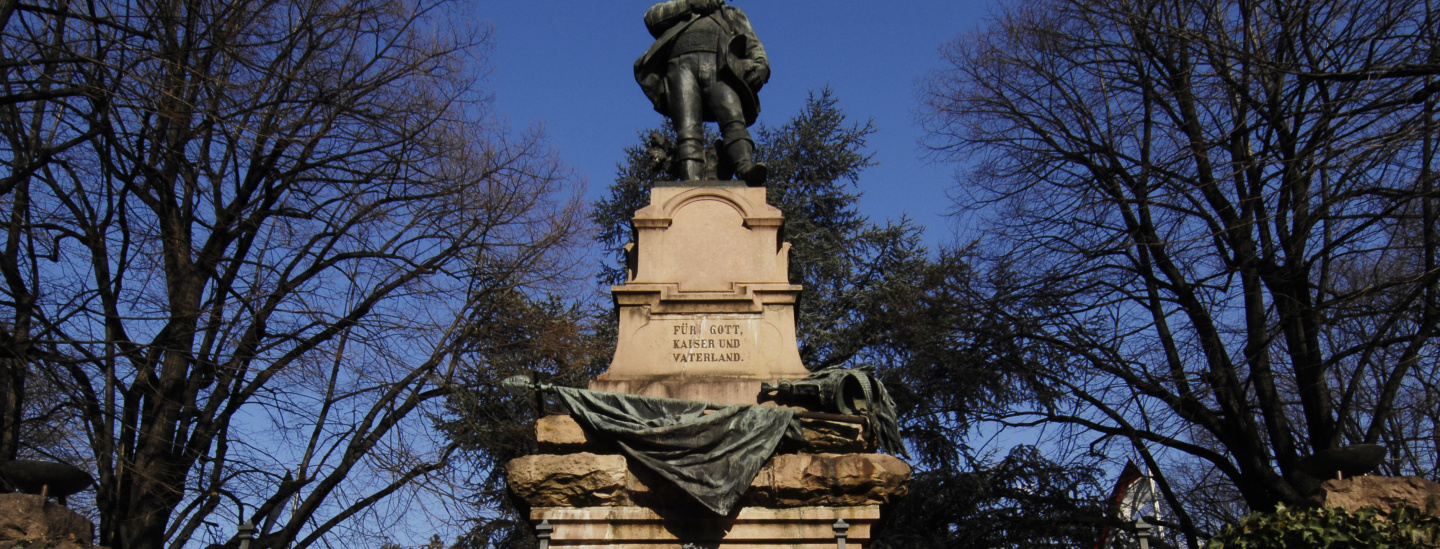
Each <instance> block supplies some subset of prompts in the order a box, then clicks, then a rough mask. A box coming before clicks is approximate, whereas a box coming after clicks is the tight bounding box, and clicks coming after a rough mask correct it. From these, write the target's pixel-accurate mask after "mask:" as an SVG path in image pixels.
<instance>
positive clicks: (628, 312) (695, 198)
mask: <svg viewBox="0 0 1440 549" xmlns="http://www.w3.org/2000/svg"><path fill="white" fill-rule="evenodd" d="M783 221H784V218H783V217H781V215H780V210H778V209H776V208H775V207H773V206H770V205H769V204H766V203H765V189H764V188H760V187H746V186H745V185H744V184H743V183H737V182H730V181H709V182H703V183H696V182H691V183H686V184H678V183H669V184H665V183H661V184H658V185H656V187H655V188H654V190H652V191H651V194H650V205H649V206H648V207H646V208H644V209H642V210H640V211H639V212H636V214H635V217H634V219H633V221H632V225H633V227H634V229H635V239H636V241H635V242H634V243H633V244H631V245H630V246H628V247H627V248H626V249H627V255H628V261H627V263H628V265H627V275H628V276H627V278H628V280H627V281H626V283H625V284H623V285H620V286H615V287H613V288H612V289H611V292H612V294H613V295H614V298H615V304H616V306H617V307H618V308H619V311H620V337H619V344H618V346H617V347H616V349H615V358H614V360H613V361H612V362H611V364H610V369H609V370H608V371H606V372H605V373H603V374H601V375H600V376H599V377H598V378H596V379H595V380H594V381H592V382H591V383H590V388H591V389H593V390H597V391H608V392H616V393H631V394H642V395H648V396H658V397H670V398H684V399H690V400H703V401H708V402H719V403H725V404H756V403H757V402H756V396H757V395H758V394H759V392H760V384H761V383H762V382H765V381H772V380H779V379H798V378H802V377H805V376H806V375H808V374H809V372H808V371H807V370H806V369H805V366H804V365H802V364H801V363H800V353H799V349H798V346H797V345H796V340H795V300H796V298H797V296H798V295H799V294H800V289H801V288H800V286H797V285H794V284H790V281H789V276H788V275H789V272H788V271H789V252H790V245H789V244H785V243H782V242H780V238H779V231H780V225H781V223H782V222H783Z"/></svg>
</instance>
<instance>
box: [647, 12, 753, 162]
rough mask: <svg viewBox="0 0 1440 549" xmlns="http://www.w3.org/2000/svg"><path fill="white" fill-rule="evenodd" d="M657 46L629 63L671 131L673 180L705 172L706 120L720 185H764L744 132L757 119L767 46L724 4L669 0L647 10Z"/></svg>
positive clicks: (746, 23)
mask: <svg viewBox="0 0 1440 549" xmlns="http://www.w3.org/2000/svg"><path fill="white" fill-rule="evenodd" d="M645 26H646V28H648V29H649V30H650V34H651V35H652V36H654V37H655V44H654V45H652V46H650V49H649V50H648V51H646V52H645V55H642V56H641V57H640V59H638V60H636V61H635V80H636V81H637V82H639V83H640V87H641V89H643V90H645V95H646V96H647V97H649V98H650V101H651V102H652V103H653V104H654V106H655V110H656V111H657V112H659V113H660V114H663V115H665V116H667V117H669V118H670V122H671V124H673V125H674V128H675V136H676V158H675V172H676V173H675V176H676V178H677V179H680V180H682V181H697V180H699V179H700V178H701V174H702V173H703V170H704V161H705V145H704V143H703V142H702V141H703V139H704V135H705V132H704V128H703V127H702V124H703V123H705V122H715V123H717V124H719V126H720V138H721V141H720V147H719V149H720V150H719V151H718V152H719V157H720V166H719V169H718V172H719V177H720V178H721V179H729V178H730V177H731V176H732V175H733V176H738V177H739V178H740V179H743V180H745V182H746V183H748V184H750V185H752V186H759V185H763V184H764V183H765V177H766V175H767V170H766V168H765V165H764V164H759V163H756V162H755V161H754V154H755V141H754V140H753V139H752V138H751V136H750V130H749V126H750V125H752V124H754V123H755V118H756V117H757V116H759V114H760V99H759V97H758V96H757V95H756V93H757V92H758V91H759V90H760V88H761V87H762V86H764V85H765V83H766V82H767V81H769V80H770V63H769V60H768V59H767V58H766V57H765V48H764V46H762V45H761V44H760V39H759V38H756V36H755V30H754V29H752V28H751V27H750V20H749V19H747V18H746V17H745V13H744V12H742V11H740V9H739V8H735V7H733V6H729V5H727V4H725V1H724V0H669V1H667V2H661V3H659V4H655V5H654V6H652V7H651V8H650V9H649V10H648V11H646V12H645Z"/></svg>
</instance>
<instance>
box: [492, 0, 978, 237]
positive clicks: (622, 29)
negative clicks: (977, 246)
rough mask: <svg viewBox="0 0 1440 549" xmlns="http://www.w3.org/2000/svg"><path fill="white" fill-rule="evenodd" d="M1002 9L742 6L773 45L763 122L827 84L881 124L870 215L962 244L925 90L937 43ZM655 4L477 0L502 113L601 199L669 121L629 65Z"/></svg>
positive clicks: (789, 111)
mask: <svg viewBox="0 0 1440 549" xmlns="http://www.w3.org/2000/svg"><path fill="white" fill-rule="evenodd" d="M999 2H1000V0H952V1H936V0H926V1H910V2H860V1H858V0H832V1H820V0H783V1H770V2H765V1H761V0H738V1H735V2H733V5H735V6H737V7H740V8H742V9H744V10H745V12H746V14H747V15H748V16H749V18H750V21H751V23H752V24H753V25H754V27H755V32H756V34H757V35H759V37H760V40H761V41H762V42H763V43H764V44H765V48H766V51H767V53H768V54H769V56H770V64H771V69H772V71H773V74H772V76H771V79H770V83H769V84H768V85H766V87H765V89H764V91H762V92H761V102H762V105H763V109H762V112H761V114H760V123H763V124H768V125H772V126H778V125H781V124H783V123H785V121H786V120H788V119H789V118H790V117H791V116H793V115H794V114H795V113H797V112H799V109H800V107H801V106H802V105H803V104H804V101H805V98H806V95H807V93H809V92H810V91H811V90H819V89H821V88H823V87H825V86H827V85H828V86H830V87H831V88H832V89H833V90H834V91H835V92H836V94H837V96H838V97H839V99H840V105H841V106H842V107H843V108H844V109H845V111H846V113H847V114H848V115H850V116H851V117H852V118H853V119H857V120H864V119H866V118H870V119H873V120H874V121H875V125H876V128H877V129H878V130H879V131H878V132H877V133H876V134H875V135H874V136H873V137H872V139H871V141H870V146H871V150H872V152H874V153H875V155H876V156H875V159H876V160H877V161H878V162H879V166H876V167H874V168H871V169H870V170H868V171H866V172H865V173H864V174H863V175H862V177H861V181H860V190H861V191H862V192H864V197H863V198H862V200H861V209H862V210H863V211H864V212H865V213H866V214H868V215H870V216H871V217H872V218H874V219H876V220H883V219H894V218H897V217H899V216H901V215H909V216H910V217H911V219H913V220H914V221H915V222H916V223H918V224H920V225H923V226H926V227H928V228H929V231H928V238H927V242H928V243H930V244H931V245H932V247H933V245H935V244H939V243H942V242H947V241H949V240H950V239H951V238H953V234H954V231H953V230H952V229H951V228H950V224H951V222H949V221H948V220H947V218H946V217H945V215H944V214H945V212H946V211H947V209H948V208H949V206H950V200H949V198H947V196H946V190H947V189H948V188H949V186H950V185H951V183H952V181H953V178H954V176H953V174H954V172H955V167H954V166H953V165H946V164H936V163H933V162H929V161H927V160H925V159H924V158H923V154H922V152H923V151H921V149H920V146H919V144H918V139H919V138H920V137H921V132H920V129H919V126H918V124H917V121H916V114H917V112H918V111H919V107H920V104H919V95H918V91H917V84H918V82H919V80H920V79H922V78H923V77H924V76H925V75H926V74H927V73H928V72H930V71H933V70H935V69H937V68H939V67H940V66H941V65H940V63H941V62H940V57H939V54H938V48H939V47H940V46H941V45H942V44H943V43H945V42H947V41H950V40H952V39H955V38H956V37H957V36H959V35H960V34H961V33H962V32H963V31H966V30H970V29H973V28H976V27H977V26H978V25H981V24H983V23H984V21H985V20H986V19H987V18H988V17H989V16H990V14H991V13H993V12H994V11H995V9H996V6H997V5H998V4H999ZM653 3H654V2H653V1H652V0H623V1H615V0H599V1H586V2H580V1H573V0H551V1H525V2H517V1H507V2H482V3H478V4H476V5H475V6H474V12H475V13H476V15H477V16H478V17H480V18H481V19H482V20H483V21H485V22H487V23H489V24H490V25H491V26H493V29H494V37H493V38H494V40H493V45H494V49H493V51H492V53H491V58H490V61H491V63H490V65H491V67H493V73H492V74H491V75H490V78H489V79H488V80H487V82H486V86H487V88H489V89H490V90H491V91H492V92H493V93H494V96H495V107H496V109H497V110H498V111H499V112H501V113H503V114H504V116H505V117H506V118H508V122H509V123H510V124H512V125H513V126H515V127H518V128H523V127H527V126H530V125H532V124H542V125H543V127H544V129H545V132H546V133H547V134H548V136H549V138H550V142H551V144H552V145H553V146H554V147H555V148H556V149H557V150H558V151H559V152H560V154H561V156H562V157H563V158H564V159H565V161H566V162H568V163H569V164H570V165H572V166H574V167H575V168H576V169H577V170H578V171H579V173H580V174H581V175H582V176H584V177H585V178H586V179H588V181H589V184H588V185H589V186H588V190H587V196H588V197H590V198H592V199H593V198H595V197H597V196H600V195H601V193H603V192H604V190H605V188H606V186H608V185H609V183H610V182H611V180H612V179H613V177H614V174H615V165H616V163H617V162H618V161H619V160H620V159H621V157H622V156H621V155H622V153H621V151H622V149H623V148H624V147H626V146H628V145H631V144H633V143H635V142H636V137H635V135H636V131H637V130H639V129H641V128H648V127H653V126H656V125H658V124H660V123H661V122H662V118H661V117H660V115H658V114H656V113H655V112H654V111H653V110H652V109H651V107H650V103H649V101H647V100H646V99H645V96H644V94H643V93H642V92H641V91H640V88H639V86H637V85H636V84H635V80H634V76H633V72H632V68H631V67H632V64H633V63H634V61H635V58H636V57H639V56H640V54H641V53H643V52H644V51H645V49H646V48H647V47H648V46H649V45H650V43H651V41H652V39H651V37H650V35H649V34H648V33H647V32H646V31H645V25H644V23H643V20H642V19H643V16H644V13H645V10H646V9H647V8H649V7H650V6H651V5H652V4H653Z"/></svg>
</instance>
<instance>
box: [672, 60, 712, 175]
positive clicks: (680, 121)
mask: <svg viewBox="0 0 1440 549" xmlns="http://www.w3.org/2000/svg"><path fill="white" fill-rule="evenodd" d="M696 57H698V56H696V55H694V54H687V55H682V56H680V57H678V58H675V59H671V60H670V67H669V68H670V72H669V75H668V76H669V79H670V81H669V84H670V123H671V124H672V125H674V127H675V148H676V151H675V152H676V155H675V173H674V174H673V175H674V176H675V178H676V179H678V180H680V181H699V180H700V178H701V175H702V174H703V173H704V170H705V144H704V142H703V140H704V138H705V129H704V128H703V127H702V126H701V124H703V123H704V122H705V118H704V111H703V109H702V107H703V106H704V105H703V104H702V103H701V97H700V90H701V85H700V80H699V78H698V75H697V74H696V68H697V67H696Z"/></svg>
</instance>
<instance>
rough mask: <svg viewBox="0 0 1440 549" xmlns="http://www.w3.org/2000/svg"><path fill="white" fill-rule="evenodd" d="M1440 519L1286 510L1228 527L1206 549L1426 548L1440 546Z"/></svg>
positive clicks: (1401, 510) (1410, 512)
mask: <svg viewBox="0 0 1440 549" xmlns="http://www.w3.org/2000/svg"><path fill="white" fill-rule="evenodd" d="M1437 542H1440V517H1436V516H1435V515H1431V514H1429V513H1426V512H1424V511H1421V510H1419V509H1416V508H1414V507H1397V508H1395V509H1391V510H1389V511H1381V510H1378V509H1374V508H1366V509H1360V510H1358V511H1353V512H1352V511H1347V510H1345V509H1340V508H1335V507H1316V508H1296V509H1291V508H1288V507H1285V506H1283V505H1281V506H1278V507H1276V508H1275V512H1273V513H1252V514H1250V515H1247V516H1246V517H1245V518H1244V519H1242V520H1241V521H1240V523H1239V524H1231V525H1229V526H1226V527H1225V529H1224V530H1222V531H1221V532H1220V535H1218V536H1215V537H1214V538H1213V539H1211V540H1210V543H1208V544H1206V545H1205V549H1351V548H1353V549H1371V548H1385V549H1411V548H1416V549H1422V548H1434V547H1440V545H1437Z"/></svg>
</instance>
